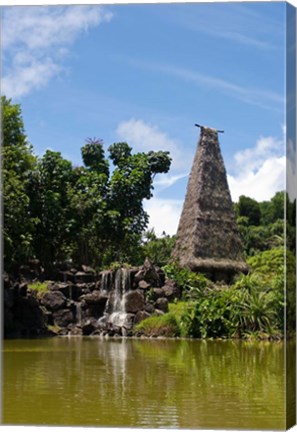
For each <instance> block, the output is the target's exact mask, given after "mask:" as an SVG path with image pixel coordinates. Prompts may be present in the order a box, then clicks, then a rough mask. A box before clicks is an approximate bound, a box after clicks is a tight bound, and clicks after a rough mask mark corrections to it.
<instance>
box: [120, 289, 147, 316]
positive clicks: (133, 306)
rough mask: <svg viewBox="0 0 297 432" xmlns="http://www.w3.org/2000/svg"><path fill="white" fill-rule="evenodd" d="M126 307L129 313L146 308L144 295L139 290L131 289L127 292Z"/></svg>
mask: <svg viewBox="0 0 297 432" xmlns="http://www.w3.org/2000/svg"><path fill="white" fill-rule="evenodd" d="M124 299H125V309H126V312H128V313H136V312H138V311H139V310H142V309H143V308H144V296H143V294H142V293H141V292H140V291H138V290H135V291H129V292H128V293H127V294H125V297H124Z"/></svg>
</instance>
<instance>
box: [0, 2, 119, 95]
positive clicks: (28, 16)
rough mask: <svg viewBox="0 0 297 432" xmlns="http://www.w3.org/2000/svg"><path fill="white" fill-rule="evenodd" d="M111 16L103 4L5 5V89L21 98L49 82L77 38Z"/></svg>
mask: <svg viewBox="0 0 297 432" xmlns="http://www.w3.org/2000/svg"><path fill="white" fill-rule="evenodd" d="M111 19H112V14H111V13H110V12H108V11H106V10H105V9H104V8H102V7H100V6H70V7H69V6H68V7H62V6H59V7H10V8H5V9H4V11H3V22H2V48H3V64H4V68H3V69H4V77H3V80H2V91H3V93H4V94H6V95H7V96H9V97H16V98H18V97H22V96H25V95H26V94H28V93H30V92H31V91H32V90H34V89H38V88H40V87H42V86H44V85H46V84H47V83H48V82H49V80H50V79H51V78H52V77H54V76H55V75H57V74H58V73H60V72H61V71H62V70H63V67H64V66H63V60H64V59H65V56H67V54H68V49H69V47H70V46H71V45H72V44H73V43H74V41H75V40H76V39H77V38H78V37H79V36H80V35H81V34H82V33H86V32H87V31H88V29H90V28H91V27H95V26H98V25H100V24H101V23H103V22H109V21H110V20H111Z"/></svg>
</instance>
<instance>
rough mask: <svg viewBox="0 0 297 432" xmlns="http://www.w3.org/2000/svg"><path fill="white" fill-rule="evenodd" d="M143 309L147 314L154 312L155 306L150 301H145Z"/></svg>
mask: <svg viewBox="0 0 297 432" xmlns="http://www.w3.org/2000/svg"><path fill="white" fill-rule="evenodd" d="M145 311H146V312H148V313H149V314H152V313H154V311H155V308H154V306H153V305H152V304H151V303H147V304H146V305H145Z"/></svg>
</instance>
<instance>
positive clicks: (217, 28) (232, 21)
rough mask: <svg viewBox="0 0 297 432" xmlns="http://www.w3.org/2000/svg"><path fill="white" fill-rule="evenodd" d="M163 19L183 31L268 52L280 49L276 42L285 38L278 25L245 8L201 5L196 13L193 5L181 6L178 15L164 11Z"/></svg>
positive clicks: (244, 6) (174, 11) (241, 6)
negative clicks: (164, 16)
mask: <svg viewBox="0 0 297 432" xmlns="http://www.w3.org/2000/svg"><path fill="white" fill-rule="evenodd" d="M197 10H199V13H197ZM279 15H280V16H279V18H280V20H281V14H279ZM166 19H167V20H168V19H169V20H171V21H172V22H174V23H175V25H177V26H181V27H183V28H184V29H186V30H190V31H192V32H195V33H201V34H206V35H207V36H210V37H213V38H217V39H219V40H222V39H225V40H228V41H230V42H232V43H236V44H240V45H242V47H246V48H252V49H259V50H269V51H271V50H276V49H282V46H281V44H280V42H279V40H281V39H280V37H279V36H281V35H282V36H283V35H284V33H282V31H283V29H282V26H281V25H280V24H281V22H280V21H275V20H272V19H271V18H269V16H265V15H264V14H258V13H256V12H255V10H254V9H253V7H249V6H246V5H242V4H235V3H234V4H230V3H229V4H226V3H224V4H216V5H215V7H213V5H211V4H210V5H209V4H208V5H207V4H201V5H199V9H196V10H195V9H194V8H193V6H192V5H184V6H183V7H179V10H178V13H176V10H173V11H170V10H167V14H166ZM210 23H211V25H210Z"/></svg>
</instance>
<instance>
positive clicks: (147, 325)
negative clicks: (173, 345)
mask: <svg viewBox="0 0 297 432" xmlns="http://www.w3.org/2000/svg"><path fill="white" fill-rule="evenodd" d="M134 332H135V333H136V334H138V333H141V334H142V335H144V336H148V337H151V336H153V337H156V336H166V337H175V336H179V334H180V329H179V326H178V324H177V321H176V318H175V316H174V315H173V314H172V313H170V312H168V313H166V314H162V315H156V316H152V317H149V318H147V319H145V320H143V321H141V322H140V323H139V324H137V325H136V326H135V329H134Z"/></svg>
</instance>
